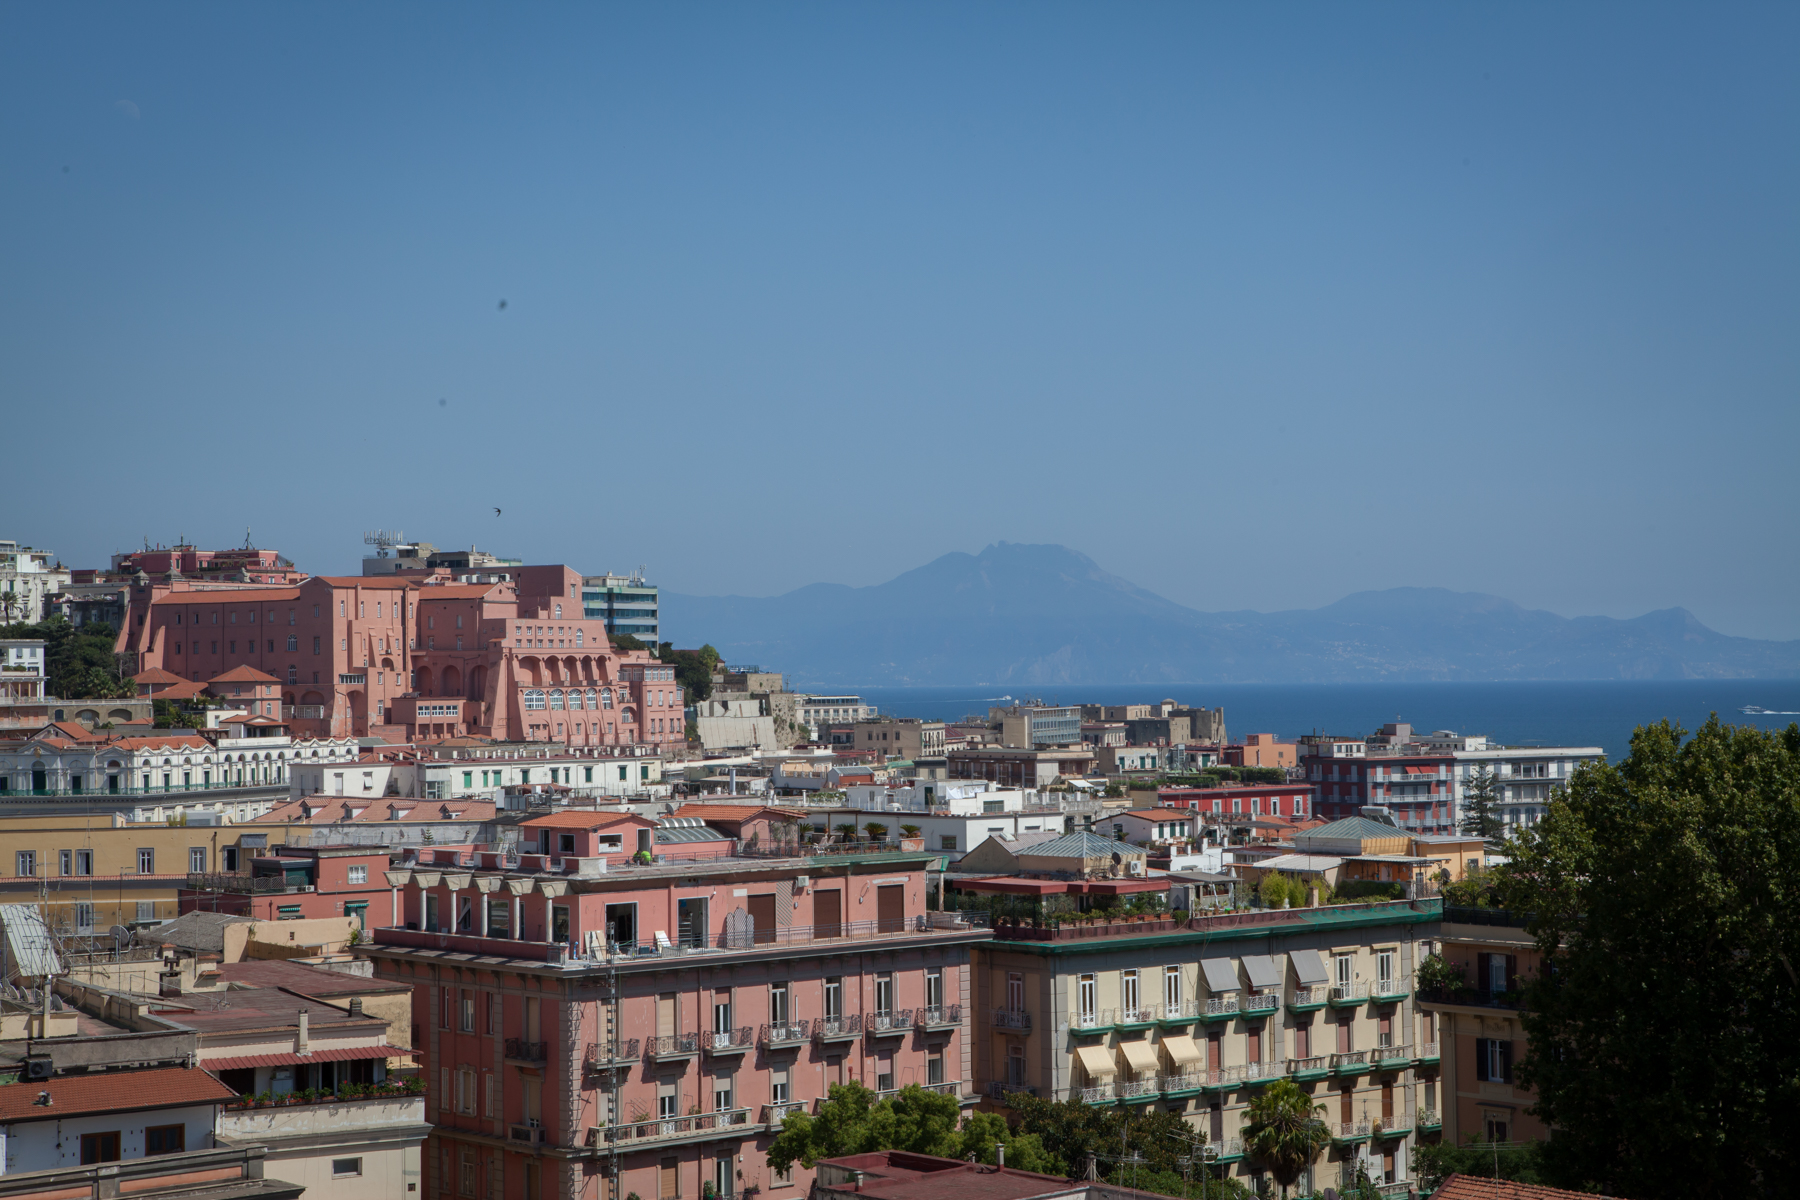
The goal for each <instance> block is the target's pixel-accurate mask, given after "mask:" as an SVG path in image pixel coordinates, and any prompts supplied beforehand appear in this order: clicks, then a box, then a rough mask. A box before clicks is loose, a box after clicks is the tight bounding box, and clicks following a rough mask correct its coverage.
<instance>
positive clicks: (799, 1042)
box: [762, 1021, 812, 1050]
mask: <svg viewBox="0 0 1800 1200" xmlns="http://www.w3.org/2000/svg"><path fill="white" fill-rule="evenodd" d="M807 1025H808V1023H807V1022H805V1021H785V1022H783V1023H781V1024H779V1025H764V1026H763V1027H762V1044H763V1049H765V1050H797V1049H799V1048H800V1047H801V1046H804V1045H806V1043H808V1042H810V1041H811V1040H812V1033H811V1031H810V1030H809V1029H808V1028H807Z"/></svg>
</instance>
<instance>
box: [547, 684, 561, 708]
mask: <svg viewBox="0 0 1800 1200" xmlns="http://www.w3.org/2000/svg"><path fill="white" fill-rule="evenodd" d="M562 706H563V692H562V689H561V688H551V689H550V707H551V708H554V709H557V710H559V711H560V710H561V708H562Z"/></svg>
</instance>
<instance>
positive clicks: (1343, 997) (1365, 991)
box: [1325, 983, 1369, 1008]
mask: <svg viewBox="0 0 1800 1200" xmlns="http://www.w3.org/2000/svg"><path fill="white" fill-rule="evenodd" d="M1368 999H1369V985H1368V984H1366V983H1334V984H1332V985H1331V992H1330V994H1329V995H1327V996H1326V997H1325V1002H1326V1003H1327V1004H1329V1005H1331V1007H1333V1008H1355V1007H1356V1006H1357V1005H1358V1004H1365V1003H1367V1002H1368Z"/></svg>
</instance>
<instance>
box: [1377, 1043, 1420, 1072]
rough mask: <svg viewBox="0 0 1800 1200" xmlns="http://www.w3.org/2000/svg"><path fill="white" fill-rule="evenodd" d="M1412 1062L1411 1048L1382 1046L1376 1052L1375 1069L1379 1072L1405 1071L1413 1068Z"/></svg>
mask: <svg viewBox="0 0 1800 1200" xmlns="http://www.w3.org/2000/svg"><path fill="white" fill-rule="evenodd" d="M1412 1061H1413V1052H1412V1047H1411V1046H1381V1047H1378V1048H1377V1049H1376V1051H1375V1069H1376V1070H1378V1071H1403V1070H1405V1069H1406V1068H1407V1067H1410V1066H1412Z"/></svg>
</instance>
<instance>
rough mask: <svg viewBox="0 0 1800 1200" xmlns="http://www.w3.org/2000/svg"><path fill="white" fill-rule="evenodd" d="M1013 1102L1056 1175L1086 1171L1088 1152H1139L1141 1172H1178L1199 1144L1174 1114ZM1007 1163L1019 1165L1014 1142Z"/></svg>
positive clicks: (1105, 1155) (1021, 1125)
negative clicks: (1187, 1156) (1013, 1156)
mask: <svg viewBox="0 0 1800 1200" xmlns="http://www.w3.org/2000/svg"><path fill="white" fill-rule="evenodd" d="M1012 1103H1013V1108H1014V1111H1015V1112H1016V1113H1017V1114H1018V1118H1019V1120H1018V1125H1017V1129H1018V1131H1019V1132H1020V1133H1021V1134H1027V1135H1031V1136H1034V1137H1036V1138H1037V1139H1038V1144H1039V1146H1041V1147H1042V1149H1043V1152H1044V1154H1045V1156H1046V1161H1047V1162H1048V1163H1049V1164H1050V1166H1049V1170H1048V1173H1049V1174H1052V1175H1065V1176H1075V1175H1082V1174H1085V1173H1086V1171H1087V1160H1088V1155H1090V1154H1092V1155H1095V1156H1096V1157H1098V1158H1100V1159H1103V1160H1113V1159H1116V1158H1119V1157H1123V1156H1129V1155H1132V1154H1136V1155H1139V1156H1140V1160H1139V1165H1140V1167H1141V1169H1142V1170H1145V1171H1152V1172H1155V1171H1166V1172H1169V1173H1171V1174H1174V1175H1176V1176H1180V1174H1181V1171H1182V1165H1183V1164H1182V1161H1181V1160H1182V1158H1183V1157H1184V1156H1186V1155H1188V1154H1189V1153H1191V1152H1192V1150H1193V1147H1194V1145H1195V1142H1194V1130H1193V1129H1192V1128H1191V1127H1190V1126H1189V1125H1188V1123H1187V1122H1186V1121H1185V1120H1184V1119H1183V1118H1182V1117H1181V1116H1180V1115H1178V1114H1176V1113H1172V1112H1163V1111H1159V1110H1157V1111H1152V1110H1141V1109H1125V1108H1121V1107H1119V1106H1116V1105H1110V1104H1109V1105H1105V1106H1096V1105H1090V1104H1083V1103H1081V1102H1080V1101H1079V1100H1072V1101H1059V1100H1040V1099H1038V1098H1037V1097H1036V1096H1025V1095H1017V1096H1014V1097H1013V1098H1012ZM1006 1165H1007V1166H1009V1167H1010V1166H1014V1165H1016V1164H1015V1163H1014V1162H1013V1160H1012V1150H1011V1148H1010V1146H1009V1147H1008V1149H1007V1159H1006Z"/></svg>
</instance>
